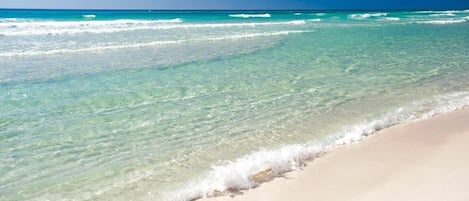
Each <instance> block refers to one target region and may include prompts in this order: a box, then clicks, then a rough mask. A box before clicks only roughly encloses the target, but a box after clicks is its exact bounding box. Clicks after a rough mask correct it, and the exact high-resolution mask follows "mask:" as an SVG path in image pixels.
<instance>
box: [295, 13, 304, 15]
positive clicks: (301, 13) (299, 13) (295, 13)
mask: <svg viewBox="0 0 469 201" xmlns="http://www.w3.org/2000/svg"><path fill="white" fill-rule="evenodd" d="M302 14H303V13H293V15H302Z"/></svg>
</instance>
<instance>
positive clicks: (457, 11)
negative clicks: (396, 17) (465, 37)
mask: <svg viewBox="0 0 469 201" xmlns="http://www.w3.org/2000/svg"><path fill="white" fill-rule="evenodd" d="M414 13H421V14H431V13H446V14H448V13H451V14H454V13H469V9H468V10H445V11H441V10H427V11H415V12H414Z"/></svg>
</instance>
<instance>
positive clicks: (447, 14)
mask: <svg viewBox="0 0 469 201" xmlns="http://www.w3.org/2000/svg"><path fill="white" fill-rule="evenodd" d="M429 16H432V17H441V16H455V14H454V13H438V14H431V15H429Z"/></svg>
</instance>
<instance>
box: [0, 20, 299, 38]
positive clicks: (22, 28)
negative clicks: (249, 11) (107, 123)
mask: <svg viewBox="0 0 469 201" xmlns="http://www.w3.org/2000/svg"><path fill="white" fill-rule="evenodd" d="M181 22H182V20H181V19H179V18H176V19H172V20H113V21H72V22H57V21H47V22H30V21H28V22H3V23H1V22H0V34H1V35H5V36H26V35H60V34H83V33H96V34H99V33H114V32H124V31H136V30H164V29H192V28H229V27H256V26H273V25H302V24H305V23H306V22H305V20H291V21H277V22H249V23H248V22H246V23H200V24H197V23H193V24H189V23H187V24H186V23H181Z"/></svg>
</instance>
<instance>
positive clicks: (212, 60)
mask: <svg viewBox="0 0 469 201" xmlns="http://www.w3.org/2000/svg"><path fill="white" fill-rule="evenodd" d="M468 53H469V10H449V11H154V10H140V11H114V10H7V9H4V10H0V200H1V201H7V200H8V201H17V200H18V201H19V200H37V201H43V200H44V201H45V200H76V201H82V200H113V201H119V200H123V201H124V200H125V201H127V200H139V201H140V200H191V199H194V198H198V197H204V196H210V195H213V193H214V192H228V191H227V190H230V189H231V190H233V189H246V188H252V187H256V186H258V185H259V184H258V183H256V181H254V180H252V178H251V177H250V176H251V175H253V174H256V173H257V172H260V171H264V170H267V169H271V170H272V174H273V175H281V174H283V173H285V172H287V171H292V170H297V169H301V167H302V166H303V165H304V164H305V161H308V160H312V159H314V158H315V157H316V156H318V155H320V154H321V153H323V152H325V151H327V150H328V149H330V148H332V147H335V146H339V145H342V144H348V143H351V142H355V141H359V140H362V139H364V138H365V137H366V136H367V135H370V134H373V133H374V132H375V131H377V130H379V129H382V128H386V127H389V126H391V125H395V124H400V123H406V122H412V121H416V120H419V119H425V118H429V117H431V116H433V115H436V114H440V113H445V112H450V111H453V110H456V109H460V108H462V107H464V106H466V105H469V54H468Z"/></svg>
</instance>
